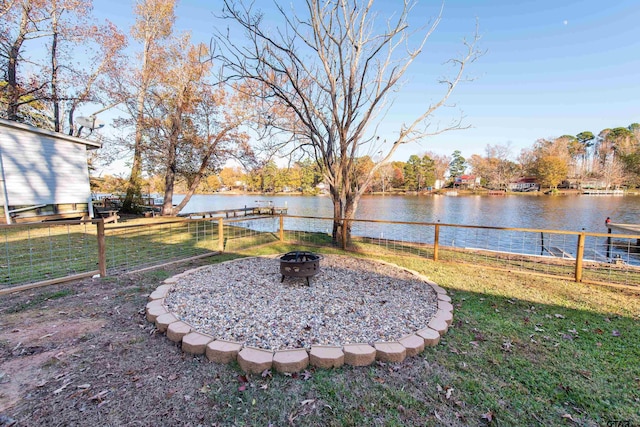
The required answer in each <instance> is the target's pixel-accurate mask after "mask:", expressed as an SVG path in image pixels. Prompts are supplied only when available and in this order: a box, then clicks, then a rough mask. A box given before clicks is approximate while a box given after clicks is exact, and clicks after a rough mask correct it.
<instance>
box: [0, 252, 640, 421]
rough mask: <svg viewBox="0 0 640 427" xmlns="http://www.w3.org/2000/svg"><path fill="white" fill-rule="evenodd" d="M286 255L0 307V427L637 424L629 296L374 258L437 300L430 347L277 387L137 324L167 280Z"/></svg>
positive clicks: (633, 301) (109, 282)
mask: <svg viewBox="0 0 640 427" xmlns="http://www.w3.org/2000/svg"><path fill="white" fill-rule="evenodd" d="M292 249H293V247H292V246H289V245H286V244H280V243H275V244H269V245H266V246H263V247H261V248H258V249H254V250H253V251H252V252H250V253H249V252H238V253H235V254H225V255H224V256H220V257H213V258H210V259H207V260H201V261H194V262H191V263H189V264H183V265H174V266H171V267H164V268H160V269H156V270H151V271H147V272H144V273H138V274H122V275H118V276H115V277H110V278H106V279H87V280H84V281H79V282H74V283H69V284H65V285H56V286H52V287H48V288H43V289H40V290H37V291H27V292H23V293H18V294H14V295H11V296H9V297H4V298H3V299H2V300H1V301H0V354H1V355H2V358H1V359H0V360H3V362H2V365H1V366H0V383H3V388H2V391H0V425H2V422H3V418H2V417H4V419H10V420H15V421H16V424H17V425H59V424H62V425H193V426H196V425H238V426H243V425H260V426H268V425H273V426H284V425H296V426H297V425H301V426H305V425H314V426H315V425H323V426H325V425H329V426H332V425H333V426H344V425H353V426H362V425H381V426H382V425H384V426H388V425H391V426H393V425H398V426H406V425H420V426H422V425H496V426H507V425H508V426H511V425H523V426H531V425H545V426H546V425H586V426H596V425H633V426H638V425H640V363H639V362H638V361H639V360H640V346H639V345H638V343H640V328H638V321H639V320H640V291H636V292H634V291H632V290H618V289H612V288H607V287H597V286H589V285H584V284H577V283H574V282H572V281H564V280H559V279H552V278H546V277H538V276H531V275H524V274H517V273H508V272H501V271H493V270H483V269H482V268H481V267H477V266H467V265H461V264H454V263H446V262H438V263H434V262H432V261H429V260H428V259H425V258H419V257H413V256H409V255H406V254H405V255H403V256H394V255H389V254H384V253H380V254H378V255H377V257H378V258H380V259H383V260H385V261H388V262H392V263H395V264H398V265H402V266H404V267H407V268H409V269H412V270H415V271H418V272H420V273H422V274H424V275H425V276H427V277H429V278H430V279H431V280H433V281H435V282H436V283H438V284H439V285H441V286H442V287H444V288H445V289H447V291H448V292H449V295H450V296H451V298H452V300H453V301H452V302H453V304H454V307H455V311H454V322H453V324H452V327H451V328H450V330H449V332H448V333H447V334H446V335H445V336H444V337H443V340H442V341H441V343H440V344H439V345H438V346H436V347H431V348H427V349H426V350H425V351H424V352H423V353H422V354H420V355H419V356H416V357H412V358H408V359H406V360H405V361H404V362H403V363H400V364H383V363H377V364H375V365H372V366H370V367H365V368H352V367H348V366H345V367H343V368H340V369H336V370H320V369H314V368H312V367H310V368H309V369H308V370H306V371H305V372H302V373H300V374H296V375H290V376H285V375H281V374H278V373H275V372H273V373H272V372H265V373H263V375H252V376H247V375H244V374H243V373H242V372H241V371H240V370H239V368H238V366H237V365H229V366H227V365H217V364H212V363H209V362H208V361H207V360H206V358H204V357H201V356H199V357H193V356H187V355H183V354H182V352H181V351H180V348H179V346H177V345H175V344H172V343H171V342H170V341H169V340H167V339H166V337H164V336H163V335H161V334H157V333H156V332H155V330H154V328H153V325H151V324H149V323H148V322H146V321H145V320H144V316H143V310H142V309H143V308H144V305H145V303H146V296H147V295H148V294H149V292H151V291H152V290H153V289H154V288H155V287H156V286H157V285H158V284H159V283H160V282H161V281H162V280H163V279H164V278H166V277H169V276H171V275H173V274H176V273H179V272H181V271H184V270H185V269H188V268H193V267H194V266H198V265H203V264H206V263H211V262H219V261H221V260H224V259H229V258H231V257H235V256H245V255H254V254H273V253H283V252H287V251H289V250H292ZM296 249H301V248H300V247H299V246H298V247H296ZM313 250H316V251H321V252H328V251H332V252H335V253H340V252H339V251H338V250H332V249H327V248H322V249H318V248H313ZM16 384H18V385H19V386H16ZM616 422H619V423H620V424H614V423H616Z"/></svg>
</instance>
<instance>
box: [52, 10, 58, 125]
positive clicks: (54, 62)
mask: <svg viewBox="0 0 640 427" xmlns="http://www.w3.org/2000/svg"><path fill="white" fill-rule="evenodd" d="M51 20H52V22H51V26H52V29H53V35H52V41H51V102H52V103H53V130H54V131H56V132H60V100H59V96H58V12H57V11H56V12H54V13H53V16H52V17H51Z"/></svg>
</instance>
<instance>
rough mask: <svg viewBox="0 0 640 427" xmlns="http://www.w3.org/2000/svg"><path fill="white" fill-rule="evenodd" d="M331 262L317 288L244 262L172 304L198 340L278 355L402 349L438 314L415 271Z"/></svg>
mask: <svg viewBox="0 0 640 427" xmlns="http://www.w3.org/2000/svg"><path fill="white" fill-rule="evenodd" d="M323 256H324V259H323V260H322V261H321V262H320V273H318V274H317V275H316V276H314V277H312V278H311V279H310V281H311V286H307V283H306V280H305V279H304V278H290V277H287V278H285V279H284V282H282V283H281V277H282V276H281V275H280V264H279V260H278V258H244V259H239V260H234V261H231V262H225V263H221V264H216V265H212V266H209V267H206V268H201V269H199V270H197V271H195V272H193V273H190V274H187V275H185V276H183V277H181V278H180V279H179V280H178V281H177V282H176V283H175V284H174V285H173V286H172V288H171V290H170V292H169V293H168V295H167V297H166V300H165V304H166V306H167V308H168V310H169V311H170V312H173V313H175V314H176V315H177V316H178V317H179V318H180V319H181V320H183V321H184V322H186V323H188V324H189V325H191V326H192V327H193V328H194V329H195V330H196V331H198V332H202V333H206V334H209V335H211V336H213V337H215V338H216V339H222V340H229V341H237V342H241V343H244V345H247V346H252V347H258V348H264V349H272V350H282V349H290V348H307V349H308V348H310V347H311V345H335V346H341V345H344V344H350V343H369V344H372V343H373V342H376V341H395V340H398V339H399V338H402V337H403V336H406V335H408V334H412V333H414V332H416V331H417V330H419V329H422V328H424V327H425V326H426V325H427V323H429V320H431V318H432V317H433V316H434V314H435V313H436V311H437V309H438V305H437V294H436V292H435V291H434V290H433V288H432V287H431V286H430V285H429V284H427V283H426V282H424V281H423V280H421V279H420V278H419V277H418V276H416V275H414V274H412V273H411V272H409V271H407V270H404V269H401V268H398V267H394V266H391V265H388V264H384V263H381V262H376V261H371V260H364V259H359V258H353V257H346V256H337V255H323Z"/></svg>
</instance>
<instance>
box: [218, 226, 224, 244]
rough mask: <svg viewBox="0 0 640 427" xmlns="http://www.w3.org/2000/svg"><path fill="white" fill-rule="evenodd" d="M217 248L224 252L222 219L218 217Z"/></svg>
mask: <svg viewBox="0 0 640 427" xmlns="http://www.w3.org/2000/svg"><path fill="white" fill-rule="evenodd" d="M218 250H219V251H220V252H224V220H223V219H222V218H219V219H218Z"/></svg>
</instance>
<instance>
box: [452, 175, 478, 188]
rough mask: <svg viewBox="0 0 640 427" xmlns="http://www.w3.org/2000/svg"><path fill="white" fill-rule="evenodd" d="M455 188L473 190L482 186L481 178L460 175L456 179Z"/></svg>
mask: <svg viewBox="0 0 640 427" xmlns="http://www.w3.org/2000/svg"><path fill="white" fill-rule="evenodd" d="M453 186H454V187H457V188H463V189H473V188H476V187H479V186H480V177H479V176H475V175H460V176H457V177H456V178H455V179H454V181H453Z"/></svg>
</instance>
